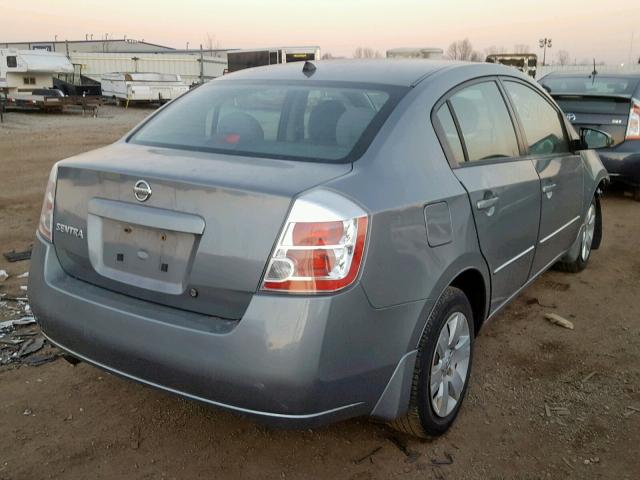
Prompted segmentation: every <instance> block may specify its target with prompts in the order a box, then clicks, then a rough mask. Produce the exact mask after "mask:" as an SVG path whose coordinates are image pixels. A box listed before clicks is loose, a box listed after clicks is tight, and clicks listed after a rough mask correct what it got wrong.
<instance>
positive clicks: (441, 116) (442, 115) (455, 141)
mask: <svg viewBox="0 0 640 480" xmlns="http://www.w3.org/2000/svg"><path fill="white" fill-rule="evenodd" d="M436 118H437V119H438V122H439V123H440V127H441V128H442V133H444V136H445V138H441V139H440V140H441V141H444V142H446V144H447V147H448V149H449V153H450V155H452V156H453V160H455V161H456V162H458V163H463V162H464V151H463V150H462V143H460V137H459V136H458V130H457V129H456V124H455V123H454V121H453V117H452V116H451V111H450V110H449V105H448V104H446V103H445V104H444V105H442V106H441V107H440V108H439V109H438V111H437V112H436Z"/></svg>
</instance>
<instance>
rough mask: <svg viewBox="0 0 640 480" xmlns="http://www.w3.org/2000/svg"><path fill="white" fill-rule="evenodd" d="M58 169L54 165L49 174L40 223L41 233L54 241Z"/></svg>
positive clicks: (39, 229)
mask: <svg viewBox="0 0 640 480" xmlns="http://www.w3.org/2000/svg"><path fill="white" fill-rule="evenodd" d="M57 174H58V169H57V167H56V166H55V165H54V167H53V168H52V169H51V173H50V174H49V181H48V182H47V189H46V191H45V192H44V200H43V201H42V211H41V212H40V222H39V223H38V231H39V232H40V234H41V235H42V236H43V237H44V238H46V239H47V240H49V241H50V242H51V241H53V235H52V233H51V232H52V231H53V209H54V207H55V199H56V177H57Z"/></svg>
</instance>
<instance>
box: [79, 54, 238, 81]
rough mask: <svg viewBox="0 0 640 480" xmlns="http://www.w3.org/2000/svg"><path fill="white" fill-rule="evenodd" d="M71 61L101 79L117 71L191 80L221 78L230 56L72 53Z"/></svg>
mask: <svg viewBox="0 0 640 480" xmlns="http://www.w3.org/2000/svg"><path fill="white" fill-rule="evenodd" d="M69 57H70V60H71V63H73V64H76V65H82V75H85V76H87V77H89V78H91V79H93V80H96V81H98V82H99V81H100V79H101V78H102V74H104V73H113V72H139V73H170V74H178V75H180V76H181V77H182V79H183V80H185V81H187V82H194V81H198V80H199V79H200V77H201V76H202V77H204V79H205V80H208V79H211V78H215V77H219V76H221V75H222V73H223V71H224V69H226V68H227V59H226V57H215V56H207V55H204V56H203V57H202V62H201V61H200V53H199V52H197V53H196V52H194V53H193V54H164V53H161V54H160V53H157V54H152V53H151V54H129V53H77V52H72V53H71V54H70V55H69Z"/></svg>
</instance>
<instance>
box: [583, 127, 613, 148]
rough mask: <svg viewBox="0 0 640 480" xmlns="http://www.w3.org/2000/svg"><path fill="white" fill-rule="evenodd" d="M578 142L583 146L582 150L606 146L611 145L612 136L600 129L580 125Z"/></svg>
mask: <svg viewBox="0 0 640 480" xmlns="http://www.w3.org/2000/svg"><path fill="white" fill-rule="evenodd" d="M580 142H581V143H582V145H583V146H584V148H583V149H584V150H587V149H588V150H590V149H596V148H606V147H610V146H611V145H613V137H612V136H611V135H609V134H608V133H607V132H603V131H602V130H597V129H595V128H587V127H582V128H581V129H580Z"/></svg>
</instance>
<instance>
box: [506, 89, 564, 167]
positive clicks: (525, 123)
mask: <svg viewBox="0 0 640 480" xmlns="http://www.w3.org/2000/svg"><path fill="white" fill-rule="evenodd" d="M504 86H505V88H506V89H507V92H509V96H510V97H511V101H512V103H513V105H514V108H515V109H516V112H518V117H519V118H520V121H521V122H522V128H523V129H524V133H525V135H526V136H527V142H528V143H529V145H528V149H529V153H530V154H532V155H548V154H552V153H564V152H568V151H569V145H568V143H567V139H566V138H565V135H564V130H563V129H562V124H561V123H560V114H559V113H558V112H557V111H556V109H555V108H553V107H552V106H551V104H550V103H549V102H547V101H546V100H545V99H544V97H542V95H540V94H539V93H537V92H535V91H534V90H533V89H531V88H529V87H527V86H525V85H523V84H521V83H517V82H511V81H505V82H504Z"/></svg>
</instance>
